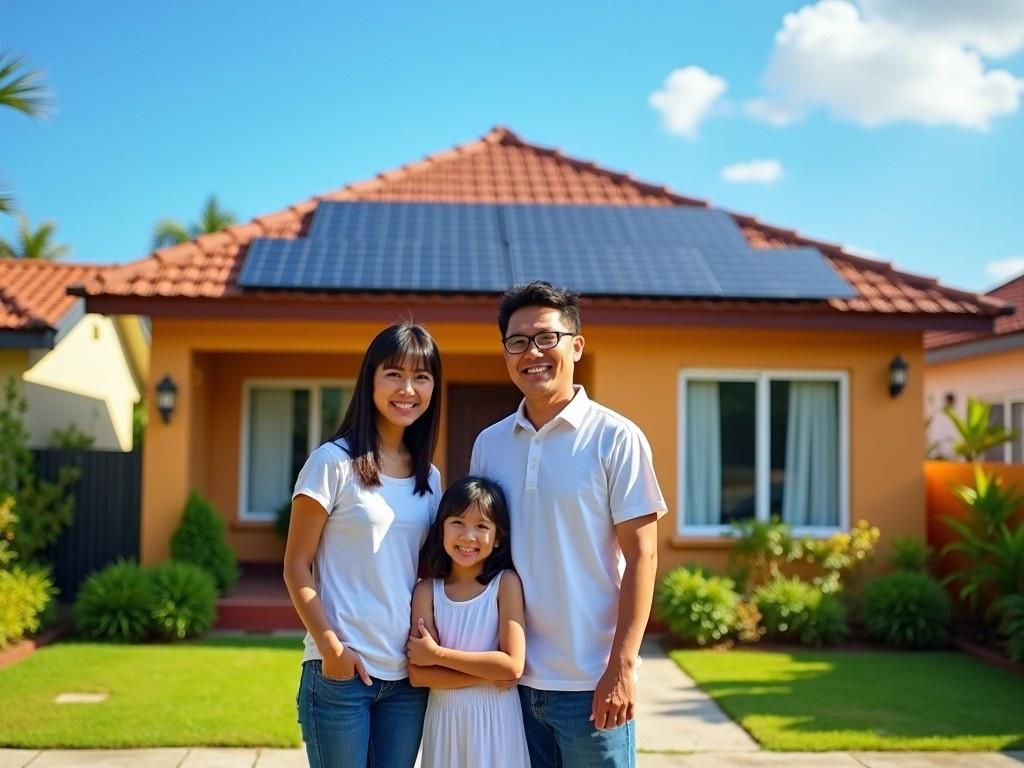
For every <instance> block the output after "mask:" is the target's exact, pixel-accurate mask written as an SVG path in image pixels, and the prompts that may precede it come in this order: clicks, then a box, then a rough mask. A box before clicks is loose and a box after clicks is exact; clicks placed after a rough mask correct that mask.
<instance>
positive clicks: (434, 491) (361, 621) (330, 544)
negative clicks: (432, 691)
mask: <svg viewBox="0 0 1024 768" xmlns="http://www.w3.org/2000/svg"><path fill="white" fill-rule="evenodd" d="M340 446H344V447H347V446H346V445H345V443H344V441H339V443H338V444H335V443H324V444H323V445H321V446H320V447H319V448H317V449H316V450H314V451H313V452H312V453H311V454H310V455H309V458H308V459H306V463H305V465H304V466H303V467H302V471H301V472H299V477H298V479H297V480H296V481H295V492H294V493H293V494H292V498H295V496H298V495H300V494H301V495H303V496H309V497H310V498H312V499H315V500H316V501H318V502H319V503H320V505H321V506H322V507H323V508H324V509H325V510H326V511H327V522H326V524H325V525H324V531H323V535H322V536H321V538H320V546H319V547H318V548H317V551H316V557H315V560H314V566H313V581H314V583H315V584H316V588H317V592H318V594H319V595H320V601H321V603H323V607H324V613H325V614H326V616H327V621H328V623H329V624H330V625H331V627H332V628H333V629H334V631H335V632H336V633H337V635H338V638H339V639H340V640H341V642H342V643H344V644H345V645H346V646H347V647H349V648H351V649H352V650H353V651H355V652H356V653H357V654H359V657H360V658H361V659H362V660H363V663H364V664H365V665H366V671H367V672H368V673H369V674H370V675H372V676H373V677H377V678H380V679H381V680H401V679H402V678H404V677H406V676H407V675H408V672H407V666H406V665H407V662H406V656H405V644H406V639H407V637H408V634H409V618H410V614H411V605H412V589H413V586H415V584H416V570H417V564H418V561H419V553H420V547H422V546H423V542H424V541H425V540H426V537H427V530H428V529H429V528H430V524H431V523H432V522H433V520H434V516H435V515H436V513H437V505H438V501H439V500H440V496H441V492H440V485H441V477H440V473H439V472H438V471H437V467H434V466H431V468H430V489H431V492H430V493H426V494H423V495H421V496H418V495H416V494H415V488H416V479H415V478H414V477H408V478H395V477H387V476H385V475H381V476H380V483H381V484H380V485H379V486H376V487H374V488H367V487H366V486H364V485H363V484H362V482H360V480H359V476H358V475H357V474H356V473H355V471H354V469H353V467H352V460H351V458H350V457H349V455H348V453H346V452H345V451H344V450H343V449H342V447H340ZM305 646H306V650H305V653H304V654H303V657H302V660H303V661H304V662H305V661H309V660H310V659H319V658H320V651H319V649H318V648H317V647H316V643H315V642H313V638H312V637H310V635H309V633H307V634H306V639H305Z"/></svg>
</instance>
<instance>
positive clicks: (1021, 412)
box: [1010, 403, 1024, 464]
mask: <svg viewBox="0 0 1024 768" xmlns="http://www.w3.org/2000/svg"><path fill="white" fill-rule="evenodd" d="M1010 425H1011V429H1013V431H1014V432H1016V433H1017V436H1016V437H1015V438H1013V442H1012V443H1011V444H1010V448H1011V450H1010V461H1012V462H1014V463H1016V464H1020V463H1022V462H1024V403H1014V404H1013V405H1011V406H1010Z"/></svg>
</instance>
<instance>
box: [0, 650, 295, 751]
mask: <svg viewBox="0 0 1024 768" xmlns="http://www.w3.org/2000/svg"><path fill="white" fill-rule="evenodd" d="M301 648H302V641H301V640H300V639H299V638H297V637H246V636H243V635H238V636H226V635H225V636H217V637H213V638H210V639H208V640H205V641H203V642H200V643H185V644H180V645H99V644H90V643H58V644H57V645H52V646H48V647H46V648H43V649H42V650H40V651H38V652H37V653H35V654H33V655H32V656H31V657H29V658H28V659H25V660H24V661H22V662H19V663H17V664H15V665H13V666H11V667H7V668H6V669H0V701H2V702H3V707H2V709H3V715H2V716H0V747H161V746H199V745H202V746H223V747H242V746H267V747H296V746H299V745H301V743H302V742H301V739H300V737H299V727H298V725H297V724H296V722H295V692H296V689H297V687H298V683H299V662H300V661H301V659H302V650H301ZM69 691H72V692H76V693H83V692H88V693H95V692H106V693H108V694H109V697H108V698H107V700H106V701H104V702H103V703H100V704H56V703H54V698H55V697H56V696H57V694H59V693H62V692H69Z"/></svg>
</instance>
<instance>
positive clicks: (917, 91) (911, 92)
mask: <svg viewBox="0 0 1024 768" xmlns="http://www.w3.org/2000/svg"><path fill="white" fill-rule="evenodd" d="M867 1H869V2H870V1H872V0H867ZM992 1H993V2H994V0H992ZM873 2H875V5H873V6H872V8H873V9H874V11H873V13H874V15H867V14H865V15H862V14H861V12H860V11H859V10H858V8H857V6H855V5H853V4H852V3H851V2H848V0H820V2H818V3H816V4H814V5H806V6H804V7H803V8H801V9H800V10H798V11H796V12H795V13H788V14H786V16H785V17H784V18H783V20H782V28H781V29H780V30H779V31H778V32H777V33H776V35H775V49H774V51H773V52H772V56H771V60H770V62H769V64H768V68H767V71H766V72H765V75H764V82H765V85H766V86H767V87H768V88H769V89H770V90H771V91H773V92H774V93H775V95H774V96H773V97H772V98H768V99H757V100H754V102H752V103H748V104H747V110H748V112H750V113H751V114H753V115H754V116H755V117H758V118H760V119H765V120H768V122H774V123H775V124H785V123H786V122H789V121H791V120H792V119H793V118H794V116H796V115H798V114H799V110H800V109H801V108H804V109H806V108H810V107H813V106H823V107H825V108H827V109H829V110H830V112H831V113H832V114H833V115H835V116H837V117H839V118H842V119H846V120H852V121H854V122H857V123H860V124H862V125H866V126H876V125H882V124H885V123H891V122H896V121H909V122H916V123H923V124H926V125H956V126H960V127H962V128H970V129H973V130H980V131H984V130H988V129H989V127H990V125H991V122H992V120H993V119H994V118H996V117H999V116H1001V115H1006V114H1010V113H1012V112H1015V111H1016V110H1017V109H1018V108H1019V106H1020V98H1021V93H1022V91H1024V80H1021V79H1019V78H1017V77H1014V76H1013V75H1012V74H1011V73H1009V72H1007V71H1005V70H1001V69H986V68H985V64H984V62H983V61H982V58H981V56H980V55H979V54H978V53H977V52H975V51H973V50H968V49H967V48H965V47H964V46H963V44H962V43H961V42H956V41H954V40H953V39H951V37H950V36H949V35H946V36H943V35H939V34H925V33H922V32H920V31H919V30H913V29H911V28H910V27H908V26H901V25H899V24H896V23H893V22H891V21H890V20H888V18H886V17H884V16H882V15H880V14H881V13H882V11H883V10H887V9H889V8H890V3H889V2H887V0H873ZM901 2H902V0H901ZM923 2H924V0H909V3H910V4H911V5H915V4H918V3H923ZM943 2H945V0H943ZM1018 2H1019V0H1018ZM893 7H895V6H894V5H893ZM928 7H930V5H929V6H928ZM972 7H973V4H972ZM922 13H923V11H922ZM905 15H906V14H905ZM950 17H951V18H952V15H950ZM901 18H902V17H901ZM907 18H908V19H910V17H909V15H908V16H907ZM909 23H910V22H909V21H901V24H909ZM953 27H954V25H952V23H950V24H948V25H946V27H945V28H947V29H952V28H953ZM965 34H966V32H963V33H961V37H963V36H964V35H965ZM972 34H974V33H972ZM974 37H975V38H976V39H980V38H979V37H978V35H977V34H975V35H974Z"/></svg>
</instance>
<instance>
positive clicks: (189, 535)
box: [171, 491, 238, 595]
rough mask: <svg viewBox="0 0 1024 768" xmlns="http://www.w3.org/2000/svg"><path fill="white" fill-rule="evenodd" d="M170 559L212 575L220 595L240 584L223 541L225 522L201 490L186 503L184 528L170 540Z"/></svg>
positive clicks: (236, 570) (231, 552)
mask: <svg viewBox="0 0 1024 768" xmlns="http://www.w3.org/2000/svg"><path fill="white" fill-rule="evenodd" d="M171 557H172V558H173V559H175V560H178V561H181V562H186V563H195V564H196V565H198V566H199V567H200V568H203V569H204V570H205V571H206V572H207V573H209V574H210V575H211V576H213V581H214V583H215V584H216V585H217V592H218V593H219V594H222V595H223V594H226V593H227V592H230V591H231V588H232V587H233V586H235V582H236V581H238V561H237V560H236V558H235V552H234V550H232V549H231V547H230V546H229V545H228V542H227V539H225V538H224V521H223V520H222V519H221V517H220V515H218V514H217V511H216V510H215V509H214V508H213V505H212V504H211V503H210V502H209V501H207V500H206V499H204V498H203V497H202V495H201V494H200V493H199V492H198V491H192V493H191V494H190V495H189V497H188V501H187V502H185V513H184V515H182V518H181V525H179V526H178V530H177V531H175V533H174V537H173V538H172V539H171Z"/></svg>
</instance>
